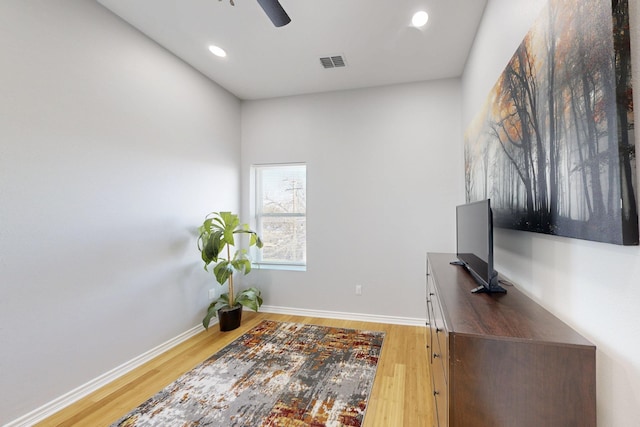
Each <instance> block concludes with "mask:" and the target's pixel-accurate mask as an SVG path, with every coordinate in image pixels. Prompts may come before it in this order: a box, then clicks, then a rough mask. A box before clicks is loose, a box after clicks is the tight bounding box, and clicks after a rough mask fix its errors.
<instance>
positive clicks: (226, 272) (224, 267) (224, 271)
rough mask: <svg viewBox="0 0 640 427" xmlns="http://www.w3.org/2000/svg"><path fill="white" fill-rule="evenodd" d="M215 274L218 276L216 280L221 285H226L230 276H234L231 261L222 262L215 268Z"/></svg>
mask: <svg viewBox="0 0 640 427" xmlns="http://www.w3.org/2000/svg"><path fill="white" fill-rule="evenodd" d="M213 274H214V275H215V276H216V280H217V281H218V283H220V284H221V285H224V284H225V282H226V281H227V280H228V279H229V276H231V274H233V268H232V267H231V261H227V260H223V261H220V262H219V263H218V264H217V265H216V266H215V267H214V268H213Z"/></svg>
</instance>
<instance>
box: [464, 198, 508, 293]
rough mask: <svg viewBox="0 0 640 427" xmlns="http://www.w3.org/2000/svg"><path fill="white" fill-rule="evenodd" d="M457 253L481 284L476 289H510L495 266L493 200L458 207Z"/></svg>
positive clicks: (489, 290)
mask: <svg viewBox="0 0 640 427" xmlns="http://www.w3.org/2000/svg"><path fill="white" fill-rule="evenodd" d="M456 255H457V257H458V260H459V261H460V262H459V263H458V264H460V265H462V266H464V268H465V269H466V270H467V271H469V273H470V274H471V275H472V276H473V278H474V279H475V281H476V282H478V284H479V285H480V286H479V287H477V288H475V289H473V290H472V292H506V290H505V289H504V288H502V287H501V286H500V285H499V284H498V273H497V272H496V271H495V270H494V269H493V216H492V213H491V201H490V200H489V199H487V200H482V201H479V202H473V203H467V204H465V205H460V206H457V207H456Z"/></svg>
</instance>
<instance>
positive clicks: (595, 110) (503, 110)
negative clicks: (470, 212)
mask: <svg viewBox="0 0 640 427" xmlns="http://www.w3.org/2000/svg"><path fill="white" fill-rule="evenodd" d="M464 153H465V187H466V197H467V201H475V200H481V199H486V198H490V199H491V205H492V207H493V215H494V222H495V224H496V226H498V227H505V228H514V229H519V230H527V231H533V232H540V233H547V234H553V235H559V236H566V237H575V238H580V239H587V240H595V241H600V242H607V243H615V244H624V245H634V244H635V245H637V244H638V208H637V203H636V199H637V194H636V188H635V186H636V184H635V183H636V167H635V165H636V159H635V156H636V151H635V135H634V123H633V99H632V89H631V49H630V37H629V13H628V0H549V3H548V4H547V5H546V6H545V7H544V8H543V10H542V12H541V14H540V16H539V17H538V19H537V20H536V22H535V23H534V25H533V27H532V28H531V29H530V31H529V32H528V34H527V35H526V36H525V38H524V40H523V41H522V43H521V44H520V46H519V47H518V49H517V51H516V52H515V54H514V55H513V57H512V58H511V60H510V61H509V63H508V64H507V66H506V68H505V70H504V71H503V72H502V74H501V75H500V77H499V78H498V81H497V83H496V84H495V86H494V87H493V89H492V90H491V92H490V93H489V96H488V98H487V101H486V103H485V105H484V107H483V109H482V111H481V112H480V113H479V114H478V116H477V117H476V118H475V119H474V121H473V122H472V123H471V124H470V126H469V128H468V129H467V132H466V134H465V149H464Z"/></svg>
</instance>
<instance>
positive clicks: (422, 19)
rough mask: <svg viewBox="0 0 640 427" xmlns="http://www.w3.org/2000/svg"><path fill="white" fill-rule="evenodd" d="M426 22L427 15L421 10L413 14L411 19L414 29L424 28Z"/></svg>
mask: <svg viewBox="0 0 640 427" xmlns="http://www.w3.org/2000/svg"><path fill="white" fill-rule="evenodd" d="M428 20H429V14H428V13H427V12H425V11H424V10H421V11H420V12H416V13H414V14H413V18H411V24H412V25H413V26H414V27H416V28H420V27H424V26H425V24H426V23H427V21H428Z"/></svg>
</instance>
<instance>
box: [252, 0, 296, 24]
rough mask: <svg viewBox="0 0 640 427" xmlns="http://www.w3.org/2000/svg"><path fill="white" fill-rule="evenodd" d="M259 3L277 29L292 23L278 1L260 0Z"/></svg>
mask: <svg viewBox="0 0 640 427" xmlns="http://www.w3.org/2000/svg"><path fill="white" fill-rule="evenodd" d="M258 3H259V4H260V6H261V7H262V9H263V10H264V13H266V14H267V16H268V17H269V19H271V22H273V25H275V26H276V27H282V26H285V25H287V24H288V23H289V22H291V18H289V15H287V12H285V11H284V9H283V8H282V5H281V4H280V2H279V1H278V0H258Z"/></svg>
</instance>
